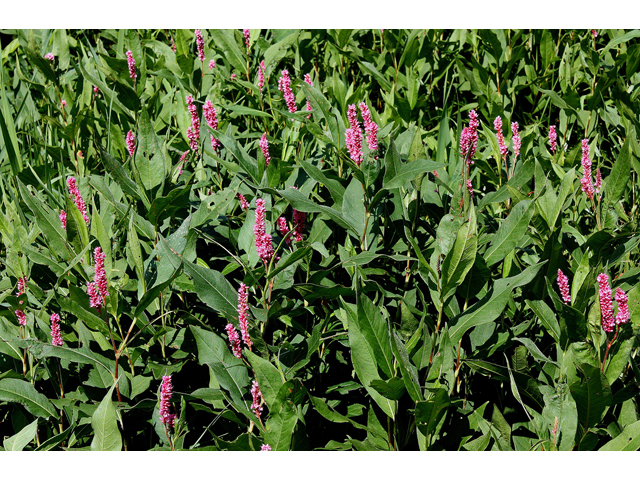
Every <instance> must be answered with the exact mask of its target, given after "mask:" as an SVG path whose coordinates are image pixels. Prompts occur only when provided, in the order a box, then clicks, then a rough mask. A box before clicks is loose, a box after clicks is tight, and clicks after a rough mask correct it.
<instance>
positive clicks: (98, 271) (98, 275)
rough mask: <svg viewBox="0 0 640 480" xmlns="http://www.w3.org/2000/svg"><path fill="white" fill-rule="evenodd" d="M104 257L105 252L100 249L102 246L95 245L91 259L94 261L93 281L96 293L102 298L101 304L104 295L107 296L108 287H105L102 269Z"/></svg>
mask: <svg viewBox="0 0 640 480" xmlns="http://www.w3.org/2000/svg"><path fill="white" fill-rule="evenodd" d="M105 257H106V254H105V253H104V252H103V251H102V248H100V247H96V248H95V250H94V251H93V260H94V262H95V269H94V272H95V273H94V277H93V281H94V282H95V284H96V287H97V290H98V293H99V294H100V296H101V297H102V299H103V304H104V297H108V296H109V289H108V287H107V274H106V272H105V269H104V259H105Z"/></svg>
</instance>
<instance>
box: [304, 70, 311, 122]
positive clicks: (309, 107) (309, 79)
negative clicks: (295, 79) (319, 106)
mask: <svg viewBox="0 0 640 480" xmlns="http://www.w3.org/2000/svg"><path fill="white" fill-rule="evenodd" d="M304 83H306V84H307V85H309V86H311V87H313V82H312V81H311V76H310V75H309V74H308V73H305V74H304ZM310 111H311V103H309V100H308V99H307V112H310ZM307 118H311V114H309V115H307Z"/></svg>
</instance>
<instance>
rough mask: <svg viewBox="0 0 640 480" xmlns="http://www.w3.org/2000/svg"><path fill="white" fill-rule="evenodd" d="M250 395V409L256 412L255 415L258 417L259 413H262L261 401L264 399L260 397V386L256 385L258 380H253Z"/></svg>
mask: <svg viewBox="0 0 640 480" xmlns="http://www.w3.org/2000/svg"><path fill="white" fill-rule="evenodd" d="M251 396H252V397H253V402H252V403H251V411H252V412H253V413H255V414H256V417H258V418H260V414H261V413H262V408H263V407H262V405H261V403H262V401H264V399H263V397H262V392H261V391H260V387H259V386H258V382H256V381H255V380H254V381H253V384H252V386H251Z"/></svg>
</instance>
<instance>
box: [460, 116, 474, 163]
mask: <svg viewBox="0 0 640 480" xmlns="http://www.w3.org/2000/svg"><path fill="white" fill-rule="evenodd" d="M478 124H479V122H478V114H477V113H476V111H475V110H470V111H469V126H468V127H465V128H463V129H462V134H461V135H460V153H461V154H462V158H463V159H464V160H465V163H466V164H467V165H471V164H473V160H472V158H473V156H474V155H475V154H476V149H477V147H478V132H477V129H478Z"/></svg>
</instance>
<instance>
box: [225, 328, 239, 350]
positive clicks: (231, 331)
mask: <svg viewBox="0 0 640 480" xmlns="http://www.w3.org/2000/svg"><path fill="white" fill-rule="evenodd" d="M225 329H226V330H227V336H228V337H229V345H230V346H231V350H232V351H233V354H234V355H235V356H236V357H237V358H242V346H241V345H240V336H239V335H238V331H237V330H236V327H234V326H233V324H231V323H227V326H226V327H225Z"/></svg>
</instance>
